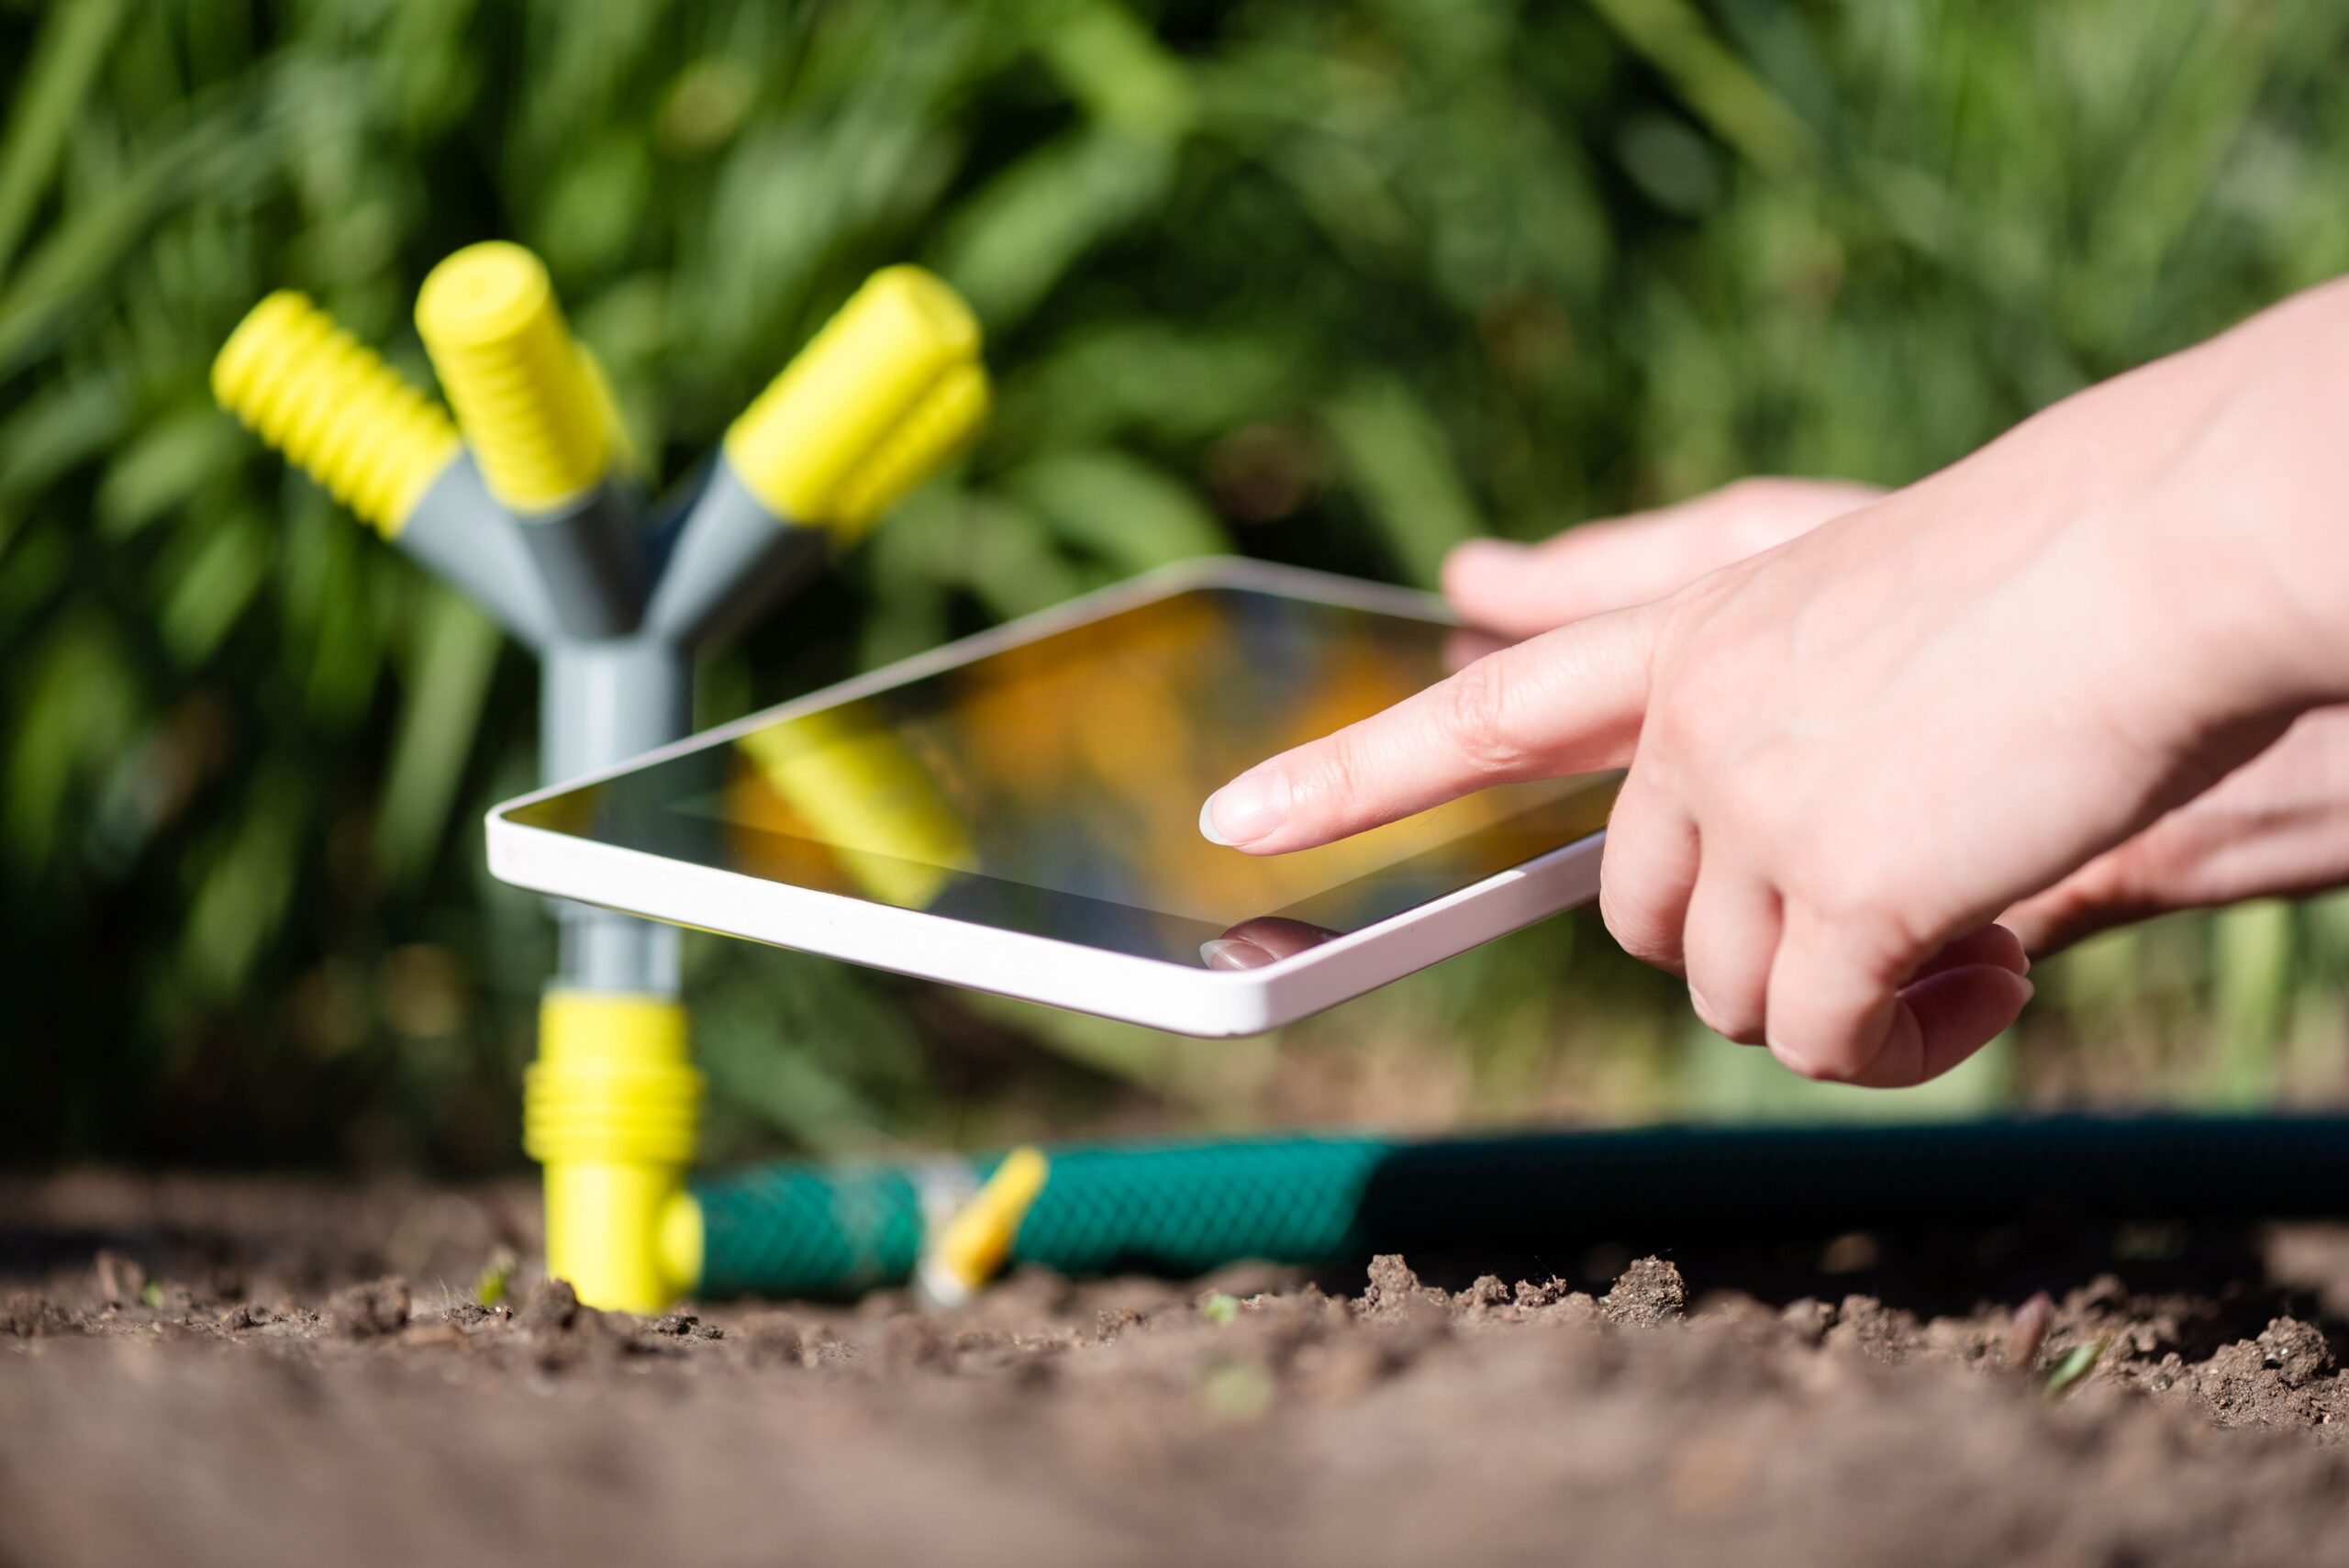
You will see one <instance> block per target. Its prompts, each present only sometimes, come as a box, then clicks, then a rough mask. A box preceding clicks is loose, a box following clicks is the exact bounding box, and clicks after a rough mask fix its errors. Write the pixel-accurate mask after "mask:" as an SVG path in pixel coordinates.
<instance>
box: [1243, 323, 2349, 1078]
mask: <svg viewBox="0 0 2349 1568" xmlns="http://www.w3.org/2000/svg"><path fill="white" fill-rule="evenodd" d="M2344 349H2349V291H2344V287H2343V285H2341V284H2328V285H2326V286H2324V287H2322V288H2319V289H2316V290H2311V291H2310V292H2309V293H2307V294H2304V295H2299V296H2296V297H2295V298H2293V299H2291V300H2288V301H2287V302H2285V303H2284V304H2282V305H2280V306H2276V307H2275V308H2273V309H2271V310H2268V311H2266V312H2264V313H2263V314H2261V315H2260V316H2258V317H2254V318H2253V319H2252V320H2251V321H2249V322H2247V323H2245V324H2244V325H2243V326H2242V327H2240V328H2236V329H2235V330H2233V331H2232V332H2230V333H2227V334H2225V335H2224V336H2222V337H2221V338H2218V339H2212V340H2211V341H2210V342H2209V343H2206V344H2203V345H2200V346H2199V347H2197V348H2195V349H2192V350H2187V351H2185V352H2183V353H2180V354H2177V355H2174V356H2172V357H2170V358H2168V359H2166V360H2163V361H2157V362H2155V363H2154V364H2152V365H2148V366H2146V367H2144V368H2143V369H2142V370H2139V371H2136V372H2132V373H2130V374H2128V375H2125V376H2122V377H2120V378H2117V379H2116V380H2114V381H2111V382H2108V383H2105V384H2102V385H2099V386H2097V387H2093V388H2091V389H2089V390H2087V392H2084V393H2081V394H2079V395H2076V396H2074V397H2072V398H2069V399H2066V400H2065V402H2063V403H2061V404H2058V405H2056V406H2054V407H2052V408H2050V409H2048V410H2047V411H2045V412H2044V413H2043V414H2041V415H2039V416H2038V417H2034V418H2032V419H2031V420H2029V421H2027V422H2025V423H2024V424H2022V425H2021V426H2019V427H2018V428H2015V429H2014V430H2012V431H2010V432H2009V434H2007V435H2006V436H2005V437H2002V438H2001V439H1998V440H1997V441H1995V442H1993V443H1991V444H1990V445H1989V446H1987V447H1985V448H1984V449H1982V450H1980V451H1978V452H1976V453H1975V454H1974V455H1972V456H1971V457H1968V458H1967V459H1965V460H1964V461H1963V462H1958V463H1956V464H1954V465H1953V466H1952V467H1950V468H1948V469H1946V470H1943V472H1942V473H1937V474H1934V475H1933V476H1932V477H1931V478H1928V479H1926V480H1924V481H1922V482H1920V483H1919V484H1914V485H1911V486H1909V487H1908V488H1907V489H1904V490H1901V491H1898V492H1895V493H1893V494H1891V495H1885V496H1883V497H1881V498H1878V499H1876V500H1873V501H1864V502H1863V504H1862V505H1860V506H1858V507H1857V509H1855V510H1852V511H1849V512H1845V513H1843V514H1842V516H1839V517H1833V518H1831V519H1830V520H1828V521H1826V522H1824V523H1821V524H1819V525H1818V526H1817V527H1815V528H1810V529H1809V531H1808V532H1800V533H1798V534H1797V535H1796V536H1795V537H1792V538H1790V539H1787V540H1786V541H1785V542H1781V543H1776V544H1774V545H1769V546H1768V547H1766V548H1765V549H1763V550H1761V551H1760V553H1758V554H1753V555H1749V556H1747V557H1745V558H1744V559H1742V560H1737V561H1734V562H1730V563H1728V564H1725V565H1721V566H1719V567H1718V568H1716V569H1714V570H1711V571H1709V572H1707V573H1704V574H1703V575H1701V576H1699V577H1698V578H1697V579H1696V580H1695V581H1694V582H1691V583H1688V584H1687V585H1686V586H1684V587H1680V588H1678V589H1677V590H1676V591H1671V592H1668V593H1666V595H1665V596H1664V597H1662V598H1659V599H1654V600H1652V601H1648V602H1643V603H1636V604H1632V605H1629V606H1624V607H1620V608H1613V609H1608V610H1604V611H1602V612H1601V613H1598V614H1593V615H1589V616H1586V617H1584V618H1580V619H1576V620H1573V621H1571V622H1569V623H1568V624H1565V625H1564V626H1561V627H1558V628H1555V629H1551V630H1547V631H1542V632H1541V633H1540V634H1539V635H1535V636H1532V637H1531V638H1529V639H1527V640H1525V641H1523V642H1520V643H1517V644H1515V645H1513V646H1511V647H1508V648H1505V649H1503V650H1501V651H1497V652H1495V653H1492V654H1489V655H1487V656H1486V657H1485V658H1483V659H1480V660H1478V661H1476V662H1474V663H1472V664H1470V665H1468V666H1466V667H1465V668H1464V669H1463V670H1462V671H1460V672H1459V673H1456V674H1454V675H1453V677H1451V678H1450V679H1449V680H1447V681H1444V682H1442V683H1440V684H1437V685H1435V686H1432V687H1431V688H1429V689H1428V690H1427V691H1425V692H1423V693H1420V694H1419V695H1415V696H1413V697H1411V698H1409V699H1408V700H1406V701H1405V702H1403V703H1401V704H1398V705H1397V706H1395V707H1393V708H1391V709H1389V710H1387V711H1386V712H1385V713H1383V714H1380V715H1377V716H1375V717H1371V718H1369V719H1365V720H1364V721H1363V722H1361V723H1359V724H1356V725H1353V726H1350V727H1348V728H1345V729H1342V730H1340V731H1338V732H1337V733H1336V734H1333V735H1330V736H1328V737H1325V738H1323V739H1322V740H1317V741H1313V742H1310V743H1308V745H1306V746H1303V747H1300V748H1297V750H1295V751H1289V752H1286V753H1284V754H1282V755H1281V756H1279V757H1276V758H1274V759H1271V760H1270V761H1268V762H1264V763H1261V764H1259V765H1258V766H1257V767H1255V768H1252V769H1251V770H1249V772H1247V773H1243V774H1241V776H1240V777H1239V778H1238V779H1235V780H1233V781H1232V782H1231V783H1230V784H1226V785H1225V786H1224V787H1223V788H1222V789H1221V790H1219V791H1218V792H1217V793H1216V795H1214V796H1212V797H1211V798H1210V799H1209V801H1208V803H1207V805H1206V806H1204V807H1203V808H1202V811H1201V826H1202V828H1203V830H1205V831H1207V832H1208V835H1209V837H1211V838H1213V839H1215V840H1219V841H1221V842H1225V843H1229V844H1231V845H1233V846H1234V847H1236V848H1239V849H1241V850H1244V851H1248V852H1250V853H1258V854H1270V853H1280V852H1284V851H1291V850H1297V849H1303V848H1307V847H1308V846H1311V845H1314V844H1319V843H1323V842H1327V841H1328V840H1331V839H1336V838H1340V837H1343V836H1344V835H1346V834H1348V833H1352V832H1357V831H1360V830H1362V829H1364V828H1370V827H1373V826H1375V825H1377V824H1379V823H1382V822H1386V821H1389V820H1392V819H1394V818H1396V817H1402V816H1406V815H1408V814H1409V813H1411V812H1414V811H1418V810H1421V809H1424V808H1426V807H1428V806H1433V805H1435V804H1437V803H1439V802H1441V801H1443V800H1447V799H1450V798H1453V796H1456V795H1462V794H1464V793H1466V792H1467V791H1469V790H1472V789H1475V788H1479V787H1482V786H1484V785H1486V784H1497V783H1502V782H1507V781H1510V780H1520V779H1526V778H1535V777H1545V776H1553V775H1557V774H1563V773H1580V772H1586V771H1590V770H1593V769H1598V768H1606V767H1627V768H1628V769H1629V773H1628V775H1627V777H1626V779H1625V781H1624V784H1623V788H1622V792H1621V795H1620V797H1619V800H1618V803H1617V805H1616V807H1615V813H1614V817H1613V818H1612V820H1611V822H1610V824H1609V834H1608V843H1607V849H1606V853H1605V861H1604V864H1603V868H1602V875H1601V884H1602V888H1601V895H1600V905H1601V908H1602V911H1603V913H1604V915H1605V917H1606V919H1607V922H1608V925H1609V929H1611V930H1612V931H1613V932H1614V934H1615V936H1616V938H1617V940H1620V941H1621V942H1622V943H1623V945H1624V946H1625V947H1626V948H1628V949H1629V950H1630V951H1632V952H1633V953H1634V954H1636V955H1638V956H1640V957H1642V958H1644V959H1647V960H1649V961H1650V962H1655V963H1658V964H1660V965H1663V966H1664V967H1667V968H1670V969H1674V970H1676V971H1678V972H1680V973H1685V974H1686V975H1687V980H1688V984H1689V991H1690V995H1691V999H1692V1001H1693V1002H1694V1005H1695V1006H1696V1008H1697V1011H1698V1016H1699V1017H1701V1018H1704V1020H1705V1021H1706V1022H1707V1023H1708V1024H1709V1025H1711V1026H1712V1027H1713V1028H1714V1029H1718V1030H1719V1031H1720V1032H1721V1033H1723V1034H1725V1035H1727V1036H1729V1037H1730V1038H1731V1039H1734V1040H1748V1041H1761V1042H1765V1043H1767V1044H1768V1045H1769V1047H1770V1049H1771V1051H1772V1052H1773V1053H1774V1054H1775V1055H1776V1056H1777V1058H1778V1059H1779V1060H1780V1061H1781V1062H1784V1063H1786V1064H1787V1066H1788V1067H1790V1068H1792V1069H1794V1070H1795V1071H1797V1072H1799V1073H1805V1074H1807V1075H1809V1076H1812V1077H1818V1078H1827V1079H1835V1080H1840V1081H1844V1082H1851V1083H1858V1084H1877V1085H1895V1084H1913V1083H1916V1082H1920V1081H1921V1080H1923V1079H1925V1078H1930V1077H1932V1076H1934V1075H1936V1074H1937V1073H1942V1072H1944V1071H1946V1070H1947V1069H1948V1068H1949V1067H1951V1066H1953V1065H1954V1064H1955V1063H1956V1062H1959V1061H1961V1060H1963V1059H1964V1058H1965V1056H1966V1055H1968V1054H1970V1053H1971V1052H1972V1051H1975V1050H1976V1049H1977V1048H1978V1047H1979V1046H1980V1045H1981V1044H1982V1043H1983V1042H1984V1041H1986V1040H1989V1039H1990V1038H1991V1037H1992V1036H1994V1035H1995V1034H1997V1033H1998V1031H1999V1030H2000V1029H2004V1028H2005V1027H2006V1026H2007V1025H2008V1024H2009V1023H2011V1022H2012V1021H2013V1019H2014V1018H2015V1016H2016V1014H2017V1013H2018V1012H2019V1011H2020V1010H2021V1007H2022V1006H2023V1004H2024V1003H2025V1002H2026V1001H2027V1000H2028V998H2029V996H2030V995H2031V986H2030V983H2029V981H2028V980H2026V979H2025V978H2023V976H2022V974H2021V973H2020V970H2021V968H2022V967H2023V964H2022V962H2021V952H2020V949H2019V947H2018V946H2017V944H2016V943H2015V941H2014V940H2013V939H2012V938H2011V937H2010V936H2009V935H2007V934H2006V933H2005V932H2004V931H2003V929H1998V928H1996V921H1997V918H1998V916H2000V915H2001V914H2002V913H2004V912H2006V911H2008V910H2009V909H2017V910H2018V918H2022V919H2026V920H2028V919H2031V918H2038V919H2041V920H2042V921H2043V922H2044V929H2045V930H2046V931H2049V932H2054V931H2058V930H2060V928H2061V926H2062V924H2063V922H2064V920H2065V918H2067V917H2066V915H2065V906H2064V905H2063V904H2061V902H2060V901H2059V902H2058V903H2057V904H2056V905H2053V906H2042V907H2041V908H2040V909H2039V910H2038V911H2037V912H2036V914H2035V915H2034V914H2033V913H2032V904H2031V902H2030V901H2032V900H2033V899H2034V897H2035V896H2036V895H2043V894H2050V895H2051V896H2052V890H2059V889H2061V888H2062V887H2063V886H2064V885H2065V881H2066V879H2067V878H2071V877H2073V876H2074V875H2075V874H2076V873H2083V872H2085V871H2087V868H2090V867H2092V866H2093V865H2094V864H2095V863H2096V862H2099V860H2100V859H2101V858H2102V857H2105V856H2107V855H2109V854H2110V852H2112V851H2115V850H2117V849H2119V848H2120V847H2121V846H2123V845H2125V844H2127V843H2128V842H2129V841H2130V840H2132V839H2133V838H2135V837H2136V836H2137V835H2138V834H2140V833H2141V832H2143V831H2144V830H2145V829H2147V828H2152V827H2154V825H2155V824H2157V823H2160V822H2161V821H2162V820H2163V819H2164V818H2165V817H2169V816H2170V814H2171V813H2173V812H2176V811H2177V809H2178V808H2179V807H2181V806H2186V805H2187V804H2188V802H2193V801H2196V800H2197V799H2198V797H2201V796H2203V795H2205V794H2206V792H2208V793H2209V794H2210V796H2211V799H2212V800H2213V802H2214V803H2216V804H2217V805H2218V806H2225V803H2226V798H2227V797H2226V795H2225V793H2224V792H2221V791H2218V790H2213V788H2212V786H2213V785H2215V784H2219V783H2220V781H2221V780H2222V779H2226V778H2227V776H2228V775H2229V774H2231V773H2234V772H2235V771H2236V770H2237V769H2238V768H2242V767H2243V765H2244V764H2245V763H2248V762H2252V761H2253V760H2254V758H2257V757H2259V756H2260V754H2261V753H2262V752H2264V751H2267V750H2268V749H2269V748H2270V747H2271V746H2275V745H2276V744H2277V742H2278V740H2281V739H2283V738H2284V737H2285V736H2286V734H2287V732H2288V730H2293V729H2294V728H2295V724H2296V721H2297V720H2298V719H2299V717H2300V716H2301V715H2302V714H2304V713H2307V712H2309V711H2310V710H2311V709H2314V708H2319V707H2322V706H2325V705H2327V704H2331V703H2334V702H2338V701H2341V700H2342V699H2343V698H2344V697H2349V621H2345V620H2344V617H2341V616H2340V615H2339V614H2338V611H2337V606H2338V604H2339V602H2340V600H2341V598H2342V596H2343V593H2344V591H2349V530H2344V529H2343V528H2340V527H2338V526H2337V524H2336V514H2337V512H2338V510H2339V507H2340V504H2339V501H2338V499H2337V498H2338V496H2339V495H2340V494H2341V493H2342V490H2343V478H2344V477H2349V475H2344V473H2343V469H2344V467H2349V454H2344V450H2343V443H2341V442H2340V441H2339V439H2337V437H2336V436H2335V435H2334V433H2333V430H2332V425H2333V423H2334V422H2335V415H2334V410H2335V408H2336V407H2337V406H2338V405H2339V403H2340V401H2341V395H2340V382H2341V379H2342V373H2340V371H2339V370H2338V369H2337V368H2336V367H2338V366H2339V365H2341V364H2343V363H2344V362H2349V356H2344V352H2343V350H2344ZM1524 625H1525V623H1523V622H1520V629H1522V628H1523V627H1524ZM2316 728H2317V727H2314V726H2311V727H2310V733H2314V732H2315V730H2316ZM2303 743H2304V742H2303V741H2302V740H2301V737H2300V736H2299V734H2298V733H2295V734H2294V736H2293V738H2292V745H2293V747H2294V748H2297V747H2298V746H2299V745H2301V744H2303ZM2279 754H2283V755H2289V754H2290V753H2288V752H2279ZM2329 754H2330V753H2329V751H2328V755H2329ZM2256 814H2257V813H2256V811H2255V810H2254V815H2256ZM2185 816H2186V814H2184V813H2180V814H2179V817H2180V819H2184V817H2185ZM2173 836H2174V837H2185V838H2188V839H2190V838H2191V837H2192V835H2191V834H2183V835H2180V834H2177V833H2176V832H2175V831H2174V832H2173ZM2149 837H2150V836H2149ZM2282 858H2284V859H2287V860H2288V859H2289V856H2285V857H2282ZM2089 874H2090V875H2091V877H2093V875H2094V874H2095V873H2089ZM2253 880H2256V878H2255V877H2254V878H2253ZM2254 890H2258V891H2264V890H2265V889H2254Z"/></svg>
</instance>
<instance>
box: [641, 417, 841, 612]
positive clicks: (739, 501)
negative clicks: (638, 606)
mask: <svg viewBox="0 0 2349 1568" xmlns="http://www.w3.org/2000/svg"><path fill="white" fill-rule="evenodd" d="M830 549H831V535H830V534H829V533H828V532H826V531H825V530H824V529H822V528H801V527H799V526H797V525H796V524H794V523H791V522H788V521H786V520H785V519H783V518H780V517H776V516H775V515H774V513H773V512H770V511H768V510H767V509H766V506H765V505H764V504H763V503H762V502H761V501H760V500H759V498H758V497H757V496H755V495H751V491H750V488H749V487H748V486H747V485H745V484H743V483H742V480H741V476H740V474H738V473H735V472H734V465H733V464H732V463H731V462H728V461H727V460H726V459H725V458H724V457H722V456H721V457H720V458H719V459H718V463H717V465H716V467H715V468H713V469H712V471H711V473H710V476H709V483H708V484H706V485H704V486H703V488H702V493H701V495H700V497H699V498H698V499H697V500H696V501H695V503H694V508H693V511H692V512H691V513H690V514H689V515H688V516H687V517H686V518H685V523H684V525H683V526H682V527H681V528H679V529H678V532H677V541H676V543H675V544H674V546H673V547H672V548H671V550H670V551H669V559H668V561H667V562H664V563H663V564H662V568H661V580H660V582H659V583H658V584H656V585H655V586H654V588H653V590H652V602H651V604H650V605H648V606H645V611H644V632H645V635H646V636H648V637H658V638H663V639H667V640H668V641H671V642H674V643H675V644H676V645H677V646H679V647H681V648H705V647H707V646H709V645H710V644H711V643H714V642H718V641H721V640H723V639H726V638H729V637H731V636H733V635H734V634H735V633H736V632H738V631H740V630H741V629H742V628H743V627H744V626H746V625H748V624H749V623H750V621H751V617H753V616H756V615H757V614H758V613H759V611H761V610H762V609H763V608H765V607H766V606H767V605H768V604H769V603H771V602H772V601H773V600H774V597H775V596H776V595H778V594H780V593H782V592H783V591H784V590H785V588H787V587H789V586H790V585H791V584H794V583H796V582H798V581H800V580H803V579H805V578H807V577H808V576H810V575H812V574H813V573H815V572H816V570H817V568H818V567H820V566H821V565H822V564H823V562H824V558H825V557H826V556H827V555H828V554H829V552H830Z"/></svg>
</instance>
